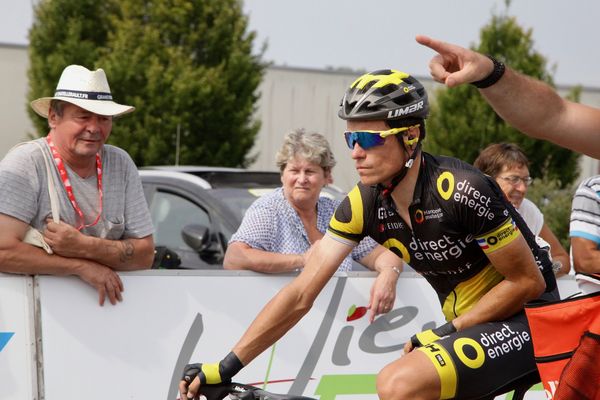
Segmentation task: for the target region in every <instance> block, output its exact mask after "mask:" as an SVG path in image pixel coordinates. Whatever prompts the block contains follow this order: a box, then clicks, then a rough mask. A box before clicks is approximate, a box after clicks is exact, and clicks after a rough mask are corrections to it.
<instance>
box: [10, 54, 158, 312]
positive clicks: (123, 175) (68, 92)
mask: <svg viewBox="0 0 600 400" xmlns="http://www.w3.org/2000/svg"><path fill="white" fill-rule="evenodd" d="M31 107H32V108H33V109H34V110H35V111H36V112H37V113H38V114H39V115H41V116H43V117H45V118H47V119H48V125H49V128H50V131H49V133H48V135H47V136H46V137H44V138H40V139H37V140H33V141H31V142H27V143H24V144H22V145H19V146H17V147H16V148H14V149H13V150H11V151H10V152H9V153H8V154H7V155H6V157H5V158H4V159H3V160H2V161H1V162H0V187H2V188H3V190H2V191H1V192H0V269H1V271H2V272H9V273H19V274H55V275H76V276H78V277H79V278H81V279H82V280H83V281H85V282H87V283H89V284H90V285H92V286H93V287H94V288H95V289H96V290H97V292H98V296H99V303H100V305H103V304H104V301H105V299H106V297H108V299H109V300H110V302H111V303H112V304H116V303H117V302H118V301H121V300H122V296H121V292H122V291H123V283H122V282H121V279H120V277H119V275H118V274H117V272H116V271H127V270H136V269H144V268H148V267H150V265H151V264H152V260H153V255H154V242H153V239H152V233H153V227H152V221H151V219H150V213H149V212H148V206H147V204H146V201H145V199H144V193H143V190H142V185H141V181H140V179H139V176H138V173H137V168H136V166H135V164H134V163H133V161H132V159H131V157H130V156H129V155H128V154H127V153H126V152H125V151H123V150H122V149H119V148H117V147H114V146H110V145H106V144H105V142H106V140H107V139H108V137H109V135H110V132H111V129H112V124H113V117H117V116H120V115H123V114H127V113H130V112H132V111H133V110H134V107H132V106H127V105H122V104H118V103H116V102H114V101H113V99H112V95H111V92H110V87H109V85H108V81H107V79H106V75H105V73H104V71H103V70H102V69H98V70H95V71H90V70H88V69H87V68H85V67H82V66H80V65H69V66H68V67H66V68H65V69H64V71H63V73H62V75H61V77H60V80H59V82H58V85H57V87H56V91H55V93H54V96H53V97H43V98H40V99H37V100H34V101H32V102H31ZM31 231H34V232H39V239H38V241H39V242H41V244H38V243H34V242H35V241H30V240H29V234H30V232H31ZM29 243H34V244H36V246H37V245H39V246H40V247H41V248H38V247H34V246H31V245H30V244H29ZM44 249H45V250H46V251H44Z"/></svg>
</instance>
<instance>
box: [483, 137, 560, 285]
mask: <svg viewBox="0 0 600 400" xmlns="http://www.w3.org/2000/svg"><path fill="white" fill-rule="evenodd" d="M473 165H474V166H475V167H477V168H479V169H480V170H481V171H482V172H483V173H485V174H487V175H489V176H491V177H492V178H494V179H495V180H496V182H497V183H498V185H499V186H500V188H501V189H502V191H503V192H504V194H505V195H506V197H507V198H508V200H509V201H510V202H511V203H512V205H513V206H514V207H515V208H516V209H517V210H518V211H519V214H521V216H522V217H523V219H524V220H525V222H526V223H527V226H528V227H529V229H531V232H533V233H534V234H535V235H536V236H537V237H540V238H542V239H543V240H544V241H545V242H546V243H548V245H550V255H551V256H552V261H553V262H554V265H555V269H554V271H555V274H556V276H557V277H559V276H562V275H565V274H568V273H569V271H570V269H571V262H570V259H569V255H568V254H567V252H566V250H565V249H564V247H563V246H562V245H561V244H560V241H559V240H558V239H557V238H556V236H555V235H554V233H552V231H551V230H550V228H549V227H548V225H547V224H546V223H545V222H544V215H543V214H542V212H541V211H540V209H539V208H538V207H537V206H536V205H535V204H534V203H533V202H532V201H530V200H528V199H526V198H525V195H526V194H527V188H528V187H529V185H530V184H531V182H532V178H531V177H530V176H529V168H528V166H529V160H528V159H527V156H526V155H525V153H523V151H522V150H521V149H520V148H519V146H517V145H516V144H513V143H495V144H492V145H489V146H488V147H486V148H485V149H483V150H482V151H481V153H479V157H477V159H476V160H475V162H474V163H473Z"/></svg>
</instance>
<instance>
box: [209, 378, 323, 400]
mask: <svg viewBox="0 0 600 400" xmlns="http://www.w3.org/2000/svg"><path fill="white" fill-rule="evenodd" d="M200 394H201V395H203V396H205V397H206V399H207V400H221V399H224V398H225V397H226V396H229V398H230V399H232V400H315V399H313V398H311V397H304V396H296V395H289V394H276V393H270V392H267V391H266V390H262V389H259V388H257V387H255V386H251V385H244V384H241V383H235V382H231V383H221V384H218V385H203V386H202V387H200Z"/></svg>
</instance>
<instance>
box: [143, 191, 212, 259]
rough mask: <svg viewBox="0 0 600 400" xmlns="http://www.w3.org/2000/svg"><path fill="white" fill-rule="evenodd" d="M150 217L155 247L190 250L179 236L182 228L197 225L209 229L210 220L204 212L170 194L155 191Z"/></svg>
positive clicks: (184, 199) (180, 197) (191, 203)
mask: <svg viewBox="0 0 600 400" xmlns="http://www.w3.org/2000/svg"><path fill="white" fill-rule="evenodd" d="M150 216H151V217H152V223H153V224H154V241H155V243H156V245H157V246H167V247H169V248H171V249H174V250H177V249H186V250H191V248H190V247H189V246H188V245H187V244H185V242H184V241H183V238H182V236H181V231H182V230H183V227H184V226H186V225H189V224H199V225H204V226H207V227H210V218H209V216H208V213H207V212H206V210H204V209H203V208H201V207H199V206H198V205H196V204H195V203H193V202H191V201H190V200H188V199H186V198H185V197H182V196H179V195H176V194H173V193H170V192H163V191H157V192H156V193H155V194H154V198H153V201H152V205H151V206H150Z"/></svg>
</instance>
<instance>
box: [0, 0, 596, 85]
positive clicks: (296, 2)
mask: <svg viewBox="0 0 600 400" xmlns="http://www.w3.org/2000/svg"><path fill="white" fill-rule="evenodd" d="M33 3H35V1H34V0H0V10H2V12H0V43H9V44H27V32H28V30H29V27H30V26H31V23H32V18H33V15H32V14H33V12H32V4H33ZM244 11H245V13H246V14H247V15H249V21H250V29H251V30H253V31H256V33H257V41H256V47H257V49H259V48H260V47H261V45H262V44H263V43H267V50H266V52H265V53H264V59H265V60H266V61H272V62H273V63H274V64H275V65H286V66H289V67H305V68H317V69H322V68H328V67H334V68H338V67H344V68H350V69H353V70H357V71H358V70H361V71H362V70H375V69H381V68H394V69H399V70H402V71H405V72H408V73H411V74H413V75H416V76H428V74H429V69H428V66H427V65H428V62H429V60H430V59H431V57H432V56H433V55H434V53H433V51H431V50H430V49H427V48H425V47H422V46H420V45H419V44H417V43H416V42H415V40H414V37H415V35H417V34H425V35H429V36H432V37H435V38H438V39H442V40H445V41H448V42H452V43H455V44H459V45H462V46H470V45H472V44H474V43H477V42H478V41H479V32H480V29H481V27H483V26H484V25H486V24H487V23H489V21H490V19H491V15H492V13H502V12H505V11H506V4H505V1H504V0H461V1H449V0H416V1H406V0H245V1H244ZM508 14H509V15H511V16H515V17H516V18H517V22H518V23H519V25H521V26H522V27H523V28H525V29H532V38H533V41H534V50H535V51H537V52H539V53H541V54H543V55H544V56H545V57H546V59H547V60H548V62H549V66H551V67H552V66H554V67H555V70H554V79H555V83H557V84H559V85H575V84H581V85H584V86H587V87H595V88H600V50H598V48H597V47H596V40H597V39H598V38H600V2H598V1H591V0H570V1H565V0H512V1H511V4H510V6H509V8H508Z"/></svg>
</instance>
